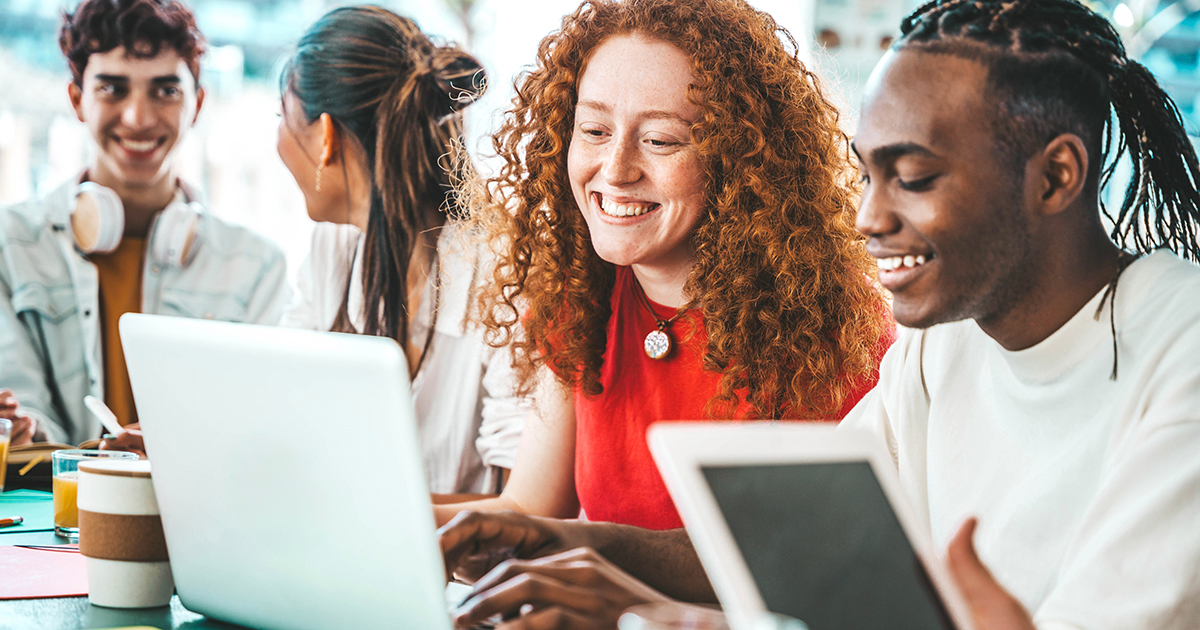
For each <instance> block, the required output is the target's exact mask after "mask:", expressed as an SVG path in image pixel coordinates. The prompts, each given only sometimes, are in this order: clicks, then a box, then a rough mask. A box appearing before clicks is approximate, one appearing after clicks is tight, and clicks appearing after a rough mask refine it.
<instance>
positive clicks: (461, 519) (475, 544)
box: [438, 511, 591, 582]
mask: <svg viewBox="0 0 1200 630" xmlns="http://www.w3.org/2000/svg"><path fill="white" fill-rule="evenodd" d="M589 525H591V524H589V523H585V522H580V521H564V520H559V519H552V518H541V517H537V516H529V515H527V514H522V513H520V512H471V511H465V512H460V513H459V514H458V515H457V516H455V517H454V518H453V519H451V520H450V522H449V523H446V524H445V525H443V526H442V528H441V529H439V530H438V542H439V543H440V544H441V546H442V555H443V556H444V557H445V561H446V574H447V575H453V576H456V577H458V578H460V579H462V580H464V581H466V582H474V581H475V580H477V579H479V578H480V577H481V576H483V575H484V574H485V573H487V572H488V571H491V570H492V568H493V567H495V566H496V565H498V564H500V563H501V562H503V561H505V560H507V559H509V558H524V559H531V558H540V557H542V556H548V555H550V554H553V553H558V552H560V551H565V550H567V549H572V548H575V547H584V546H588V545H589V543H590V542H591V537H590V536H588V535H587V533H588V531H587V530H588V526H589Z"/></svg>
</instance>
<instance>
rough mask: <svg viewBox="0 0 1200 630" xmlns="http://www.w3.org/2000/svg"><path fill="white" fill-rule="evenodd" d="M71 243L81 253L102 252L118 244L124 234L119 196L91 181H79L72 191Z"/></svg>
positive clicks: (123, 220)
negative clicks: (72, 239) (72, 236)
mask: <svg viewBox="0 0 1200 630" xmlns="http://www.w3.org/2000/svg"><path fill="white" fill-rule="evenodd" d="M71 233H72V234H73V235H74V236H75V245H76V246H78V247H79V249H80V251H82V252H83V253H85V254H97V253H98V254H106V253H108V252H111V251H113V250H114V249H116V248H117V246H118V245H120V244H121V237H122V236H123V235H124V234H125V208H124V206H122V205H121V197H119V196H118V195H117V193H115V192H113V191H112V190H111V189H109V188H105V187H103V186H101V185H99V184H97V183H95V182H83V183H81V184H79V189H78V191H77V192H76V193H75V210H74V211H72V212H71Z"/></svg>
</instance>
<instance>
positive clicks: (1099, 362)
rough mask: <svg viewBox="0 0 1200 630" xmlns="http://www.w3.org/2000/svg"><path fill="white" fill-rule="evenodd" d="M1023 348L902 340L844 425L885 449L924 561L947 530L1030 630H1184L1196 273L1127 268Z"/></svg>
mask: <svg viewBox="0 0 1200 630" xmlns="http://www.w3.org/2000/svg"><path fill="white" fill-rule="evenodd" d="M1102 295H1103V292H1101V293H1100V294H1098V295H1096V297H1095V298H1093V299H1092V300H1091V302H1089V303H1088V304H1087V305H1086V306H1084V307H1083V309H1082V310H1081V311H1080V312H1079V313H1077V314H1076V315H1075V317H1073V318H1072V319H1071V320H1070V321H1068V322H1067V323H1066V324H1065V325H1063V327H1062V328H1060V329H1059V330H1058V331H1056V332H1055V333H1054V334H1052V335H1051V336H1050V337H1049V338H1047V339H1046V340H1044V341H1043V342H1041V343H1039V344H1037V345H1036V346H1034V347H1032V348H1028V349H1026V350H1021V351H1017V352H1010V351H1007V350H1005V349H1004V348H1002V347H1001V346H1000V345H999V344H998V343H996V342H995V341H994V340H993V339H992V338H991V337H988V336H987V335H986V334H984V332H983V331H982V330H980V328H979V326H978V325H977V324H976V323H975V322H974V321H973V320H967V321H961V322H955V323H951V324H943V325H939V326H934V327H932V328H929V329H927V330H903V331H902V333H901V335H900V339H899V340H898V341H897V342H896V344H895V345H893V346H892V348H891V349H890V350H889V351H888V353H887V355H886V356H885V357H884V359H883V363H882V365H881V366H880V379H879V384H878V386H876V388H875V390H874V391H872V392H871V393H870V394H868V395H867V397H866V398H864V399H863V400H862V401H861V402H860V403H859V404H858V406H856V407H855V408H854V410H853V411H852V412H851V413H850V415H849V416H847V418H846V420H845V421H844V422H843V426H847V427H851V428H860V429H862V428H865V429H869V430H872V431H874V432H876V433H877V434H879V435H881V436H883V437H884V438H885V439H886V441H887V444H888V446H889V448H890V450H891V452H892V455H893V457H894V459H895V460H896V465H897V467H898V469H899V473H900V478H901V482H902V484H903V487H904V489H905V491H906V493H907V495H908V497H909V499H910V500H911V502H912V504H913V507H914V508H916V513H917V514H919V515H924V516H927V517H928V519H929V520H928V522H927V523H926V525H927V526H928V527H929V528H930V533H931V534H932V537H933V541H934V543H935V545H936V547H937V548H938V549H940V550H943V551H944V549H945V547H946V545H947V544H948V543H949V541H950V538H951V537H952V536H953V535H954V533H955V532H956V531H957V529H958V527H959V526H960V525H961V524H962V522H963V520H964V519H966V518H967V517H969V516H977V517H978V518H979V528H978V530H977V531H976V535H975V536H976V537H975V543H976V545H977V548H978V550H979V554H980V556H981V557H982V559H983V561H984V562H985V563H986V564H987V566H988V567H989V568H990V569H991V571H992V573H993V575H995V577H996V579H997V580H998V581H999V582H1000V583H1001V584H1002V585H1003V586H1004V587H1005V588H1007V589H1008V590H1009V591H1010V592H1011V593H1012V594H1013V595H1014V596H1015V597H1017V599H1019V600H1020V601H1021V603H1022V604H1024V605H1025V607H1026V609H1027V610H1029V611H1030V613H1031V614H1032V615H1033V618H1034V621H1035V623H1036V624H1037V626H1038V628H1040V629H1041V630H1048V629H1051V628H1055V629H1058V628H1080V629H1092V628H1097V629H1099V628H1104V629H1105V630H1125V629H1128V630H1135V629H1136V630H1149V629H1154V630H1174V629H1179V630H1184V629H1187V630H1195V629H1197V628H1200V268H1198V267H1196V266H1195V265H1192V264H1190V263H1187V262H1184V261H1182V260H1180V259H1179V258H1177V257H1175V256H1174V255H1172V254H1170V253H1168V252H1156V253H1154V254H1152V255H1149V256H1146V257H1144V258H1142V259H1140V260H1138V261H1136V262H1134V263H1133V264H1132V265H1131V266H1130V267H1129V268H1128V269H1126V270H1125V272H1124V274H1123V275H1122V276H1121V279H1120V282H1119V283H1118V287H1117V294H1116V320H1115V321H1116V330H1117V333H1116V335H1117V336H1116V338H1117V345H1118V375H1117V379H1116V380H1115V381H1114V380H1112V379H1111V378H1110V376H1111V373H1112V370H1113V333H1112V329H1111V327H1110V321H1109V315H1110V310H1109V304H1110V302H1109V301H1105V302H1104V304H1105V306H1104V308H1103V310H1101V311H1100V313H1099V316H1098V317H1097V308H1098V307H1099V305H1100V303H1101V296H1102Z"/></svg>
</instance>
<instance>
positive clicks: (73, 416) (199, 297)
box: [0, 178, 291, 444]
mask: <svg viewBox="0 0 1200 630" xmlns="http://www.w3.org/2000/svg"><path fill="white" fill-rule="evenodd" d="M78 182H79V179H78V178H76V179H72V180H69V181H67V182H66V183H65V184H63V185H62V186H59V187H58V188H56V189H55V190H54V191H52V192H51V193H49V194H48V195H47V196H45V197H43V198H40V199H33V200H29V201H25V202H22V203H19V204H16V205H12V206H7V207H3V208H0V388H9V389H12V390H13V393H15V394H16V396H17V400H18V402H19V403H20V405H21V410H22V411H23V412H25V413H27V414H29V415H30V416H31V417H33V418H34V419H36V420H37V422H38V427H39V433H44V436H45V438H46V439H47V440H50V441H53V442H66V443H69V444H77V443H79V442H83V441H86V440H89V439H92V438H97V437H100V430H101V425H100V422H99V420H97V419H96V418H95V417H93V416H92V414H91V413H89V412H88V411H87V410H86V408H85V407H84V405H83V398H84V396H87V395H88V394H91V395H92V396H96V397H98V398H101V399H103V398H104V369H103V366H104V362H103V360H102V357H101V353H102V345H103V344H102V339H101V332H100V285H99V280H98V276H97V272H96V266H95V264H93V263H92V262H90V261H89V260H88V259H87V257H86V256H84V255H83V254H82V253H80V251H79V250H78V249H76V247H75V239H74V236H73V234H72V232H71V227H70V214H71V211H72V209H73V208H74V193H75V189H76V186H77V185H78ZM186 190H187V189H185V191H186ZM201 217H202V218H201V220H200V223H199V227H198V228H197V246H196V253H195V255H194V257H193V258H192V260H191V262H190V263H189V264H187V265H186V266H184V267H175V266H170V265H161V264H158V263H155V262H153V261H152V260H151V259H150V257H149V256H147V259H146V264H145V266H144V267H143V270H142V274H143V275H142V312H143V313H155V314H160V315H175V316H181V317H197V318H207V319H218V320H224V321H231V322H249V323H259V324H277V323H278V322H279V319H280V317H281V316H282V314H283V308H284V306H285V305H286V304H287V302H288V300H289V299H290V296H291V288H290V286H289V285H288V282H287V265H286V262H285V260H284V256H283V252H282V250H280V249H279V247H278V246H277V245H275V244H273V243H271V242H270V241H268V240H267V239H265V238H264V237H262V236H260V235H258V234H255V233H254V232H251V231H249V230H247V229H245V228H240V227H235V226H232V225H229V224H227V223H225V222H223V221H221V220H220V219H218V218H216V217H214V216H212V215H210V214H207V213H204V214H202V215H201ZM156 223H157V217H156V221H155V222H154V223H152V224H151V226H150V231H149V234H148V237H147V239H146V242H147V244H149V243H151V242H152V241H153V238H154V230H155V228H156V227H157V225H156Z"/></svg>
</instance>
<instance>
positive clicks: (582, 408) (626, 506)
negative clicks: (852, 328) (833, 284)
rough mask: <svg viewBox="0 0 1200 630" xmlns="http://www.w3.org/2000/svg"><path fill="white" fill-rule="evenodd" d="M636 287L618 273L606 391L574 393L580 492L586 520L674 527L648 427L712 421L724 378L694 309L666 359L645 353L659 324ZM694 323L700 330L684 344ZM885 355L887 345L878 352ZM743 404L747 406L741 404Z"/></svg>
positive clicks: (623, 270) (660, 310)
mask: <svg viewBox="0 0 1200 630" xmlns="http://www.w3.org/2000/svg"><path fill="white" fill-rule="evenodd" d="M636 282H637V280H636V279H635V278H634V275H633V272H632V270H630V268H628V267H618V268H617V274H616V284H615V285H614V286H613V296H612V316H611V317H610V318H609V320H608V330H607V334H608V345H607V350H606V352H605V356H604V365H603V367H602V368H601V371H600V384H601V385H602V386H603V387H604V392H603V393H602V394H600V395H599V396H595V397H589V396H586V395H584V394H583V392H582V391H580V390H579V389H576V390H575V492H576V493H577V495H578V497H579V503H580V506H581V507H582V508H583V512H584V513H585V514H586V515H587V518H588V519H589V520H593V521H607V522H612V523H623V524H626V525H636V526H638V527H646V528H649V529H671V528H676V527H683V522H682V521H681V520H680V519H679V512H678V511H676V509H675V504H674V502H672V500H671V495H670V494H668V493H667V489H666V486H665V485H663V481H662V477H661V476H659V473H658V468H657V467H656V466H655V465H654V458H653V457H651V455H650V449H649V447H648V446H647V444H646V429H647V428H648V427H649V426H650V425H651V424H652V423H654V422H660V421H678V420H705V419H707V418H706V414H705V413H704V408H705V406H706V405H707V404H708V402H709V400H711V399H712V397H713V396H714V395H715V394H716V392H717V386H718V384H719V383H720V381H721V374H720V373H719V372H709V371H705V370H704V369H703V368H702V367H701V362H700V361H701V356H702V355H703V352H704V348H705V345H706V343H707V340H708V335H707V334H706V332H705V329H704V324H703V321H702V318H701V317H700V314H699V312H698V311H696V310H694V309H693V310H690V311H688V312H686V313H685V314H684V315H683V316H682V317H680V318H679V320H677V321H675V322H674V323H672V324H671V325H670V326H669V327H668V332H669V334H670V335H671V338H672V340H673V342H674V348H673V349H672V351H671V354H670V355H668V356H667V358H665V359H662V360H655V359H651V358H650V357H648V356H646V353H645V350H643V348H642V344H643V342H644V340H645V338H646V334H647V333H649V332H650V331H652V330H654V329H655V327H656V322H655V320H654V318H653V317H651V316H650V313H649V312H647V310H646V307H645V305H644V304H643V303H642V302H641V299H640V297H639V295H638V293H637V292H639V291H641V287H639V286H637V284H636ZM650 304H651V306H652V308H654V310H655V312H656V313H657V314H658V317H659V318H661V319H664V320H665V319H669V318H671V317H672V316H674V315H675V309H673V308H669V307H666V306H662V305H661V304H655V303H653V302H650ZM692 326H695V330H696V332H695V334H694V335H692V337H691V338H690V339H686V337H687V333H688V332H689V331H690V330H691V329H692ZM889 338H890V337H889ZM882 350H886V347H884V348H882V349H881V351H880V354H881V355H882ZM876 378H877V377H872V379H871V380H870V382H868V383H865V384H864V386H863V387H862V388H861V389H860V390H859V391H857V392H855V393H854V395H852V396H851V397H850V399H849V400H847V401H846V404H845V406H844V407H843V408H842V415H845V414H846V413H847V412H849V411H850V409H851V408H853V406H854V404H855V403H857V402H858V400H859V399H860V398H862V397H863V395H865V394H866V393H867V392H868V391H870V389H871V388H872V387H874V386H875V380H876ZM742 404H743V409H748V405H746V403H745V402H744V400H743V403H742Z"/></svg>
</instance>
